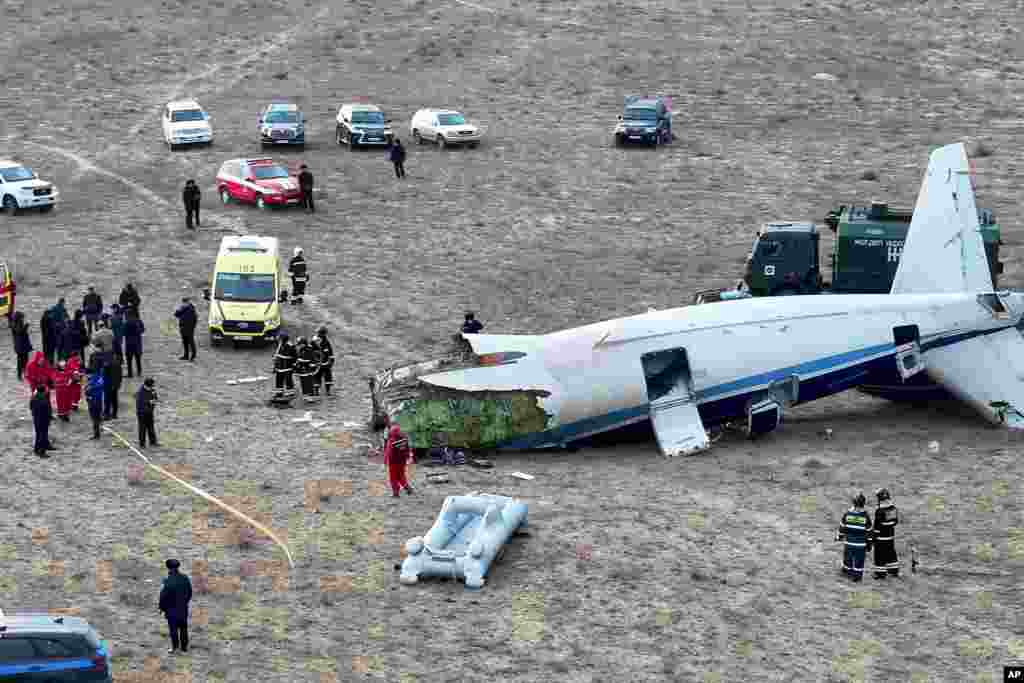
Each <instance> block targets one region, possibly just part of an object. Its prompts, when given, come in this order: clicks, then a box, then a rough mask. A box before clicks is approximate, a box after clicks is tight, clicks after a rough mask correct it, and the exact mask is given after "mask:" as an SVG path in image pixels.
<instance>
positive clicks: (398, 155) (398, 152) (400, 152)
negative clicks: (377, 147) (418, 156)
mask: <svg viewBox="0 0 1024 683" xmlns="http://www.w3.org/2000/svg"><path fill="white" fill-rule="evenodd" d="M388 158H389V159H391V163H392V164H394V165H395V177H396V178H404V177H405V147H403V146H402V141H401V140H399V139H398V138H395V142H394V143H393V144H392V145H391V150H390V151H389V152H388Z"/></svg>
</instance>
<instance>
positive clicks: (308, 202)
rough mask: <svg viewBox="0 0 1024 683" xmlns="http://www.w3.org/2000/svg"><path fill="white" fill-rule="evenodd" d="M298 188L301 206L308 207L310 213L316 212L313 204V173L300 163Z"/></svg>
mask: <svg viewBox="0 0 1024 683" xmlns="http://www.w3.org/2000/svg"><path fill="white" fill-rule="evenodd" d="M299 189H300V190H302V208H304V209H309V211H310V213H315V212H316V207H315V206H313V174H312V173H310V171H309V169H308V168H306V165H305V164H302V166H301V168H300V172H299Z"/></svg>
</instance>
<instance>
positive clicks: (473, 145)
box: [469, 142, 480, 149]
mask: <svg viewBox="0 0 1024 683" xmlns="http://www.w3.org/2000/svg"><path fill="white" fill-rule="evenodd" d="M479 146H480V143H479V142H471V143H469V148H470V149H476V148H477V147H479Z"/></svg>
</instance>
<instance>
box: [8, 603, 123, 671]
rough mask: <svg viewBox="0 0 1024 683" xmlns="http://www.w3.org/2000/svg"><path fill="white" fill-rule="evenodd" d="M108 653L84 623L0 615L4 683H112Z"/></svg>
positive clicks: (81, 621)
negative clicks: (86, 682)
mask: <svg viewBox="0 0 1024 683" xmlns="http://www.w3.org/2000/svg"><path fill="white" fill-rule="evenodd" d="M113 680H114V679H113V677H112V674H111V671H110V650H109V648H108V647H107V645H106V642H105V641H102V640H100V637H99V635H98V634H97V633H96V631H95V630H94V629H93V628H92V626H90V625H89V623H88V622H87V621H85V620H84V619H79V618H78V617H61V616H53V615H47V614H32V615H8V616H3V613H2V612H0V681H3V683H15V682H17V683H29V682H30V681H32V682H34V681H46V682H47V683H51V682H52V683H64V682H65V681H67V682H68V683H80V682H85V681H88V682H89V683H93V682H96V683H99V682H103V683H112V681H113Z"/></svg>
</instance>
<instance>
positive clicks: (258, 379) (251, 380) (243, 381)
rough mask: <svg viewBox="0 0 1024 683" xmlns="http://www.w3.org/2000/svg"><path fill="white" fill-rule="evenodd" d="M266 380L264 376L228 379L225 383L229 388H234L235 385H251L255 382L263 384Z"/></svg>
mask: <svg viewBox="0 0 1024 683" xmlns="http://www.w3.org/2000/svg"><path fill="white" fill-rule="evenodd" d="M268 379H270V378H269V377H266V376H264V375H260V376H259V377H242V378H241V379H229V380H228V382H227V383H228V384H229V385H231V386H234V385H236V384H253V383H255V382H264V381H266V380H268Z"/></svg>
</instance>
